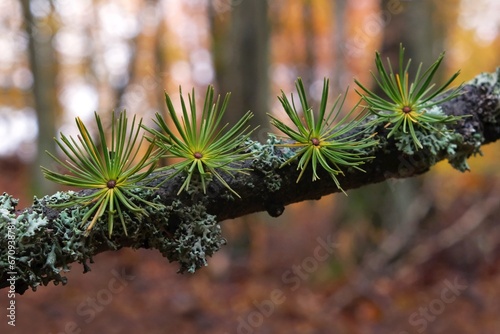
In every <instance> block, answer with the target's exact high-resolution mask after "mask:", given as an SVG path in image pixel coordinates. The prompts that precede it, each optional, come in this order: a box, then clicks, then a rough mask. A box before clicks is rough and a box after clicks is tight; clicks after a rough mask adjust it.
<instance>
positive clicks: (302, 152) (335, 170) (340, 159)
mask: <svg viewBox="0 0 500 334" xmlns="http://www.w3.org/2000/svg"><path fill="white" fill-rule="evenodd" d="M295 86H296V88H297V93H298V95H299V100H300V106H301V109H302V112H303V117H301V115H300V114H299V111H298V110H297V108H296V106H295V104H294V100H293V95H292V97H291V102H290V101H289V100H288V98H287V97H286V95H285V93H283V92H282V95H281V96H280V97H279V100H280V102H281V104H282V106H283V109H284V110H285V112H286V114H287V115H288V117H289V118H290V120H291V121H292V123H293V127H291V126H289V125H287V124H285V123H284V122H282V121H280V120H279V119H277V118H276V117H274V116H272V115H269V116H270V117H271V119H272V120H271V123H272V124H273V125H274V126H276V128H278V129H279V130H280V131H281V132H283V133H284V134H286V135H287V136H288V138H289V139H290V140H291V141H292V142H291V143H287V144H283V146H286V147H291V148H295V149H296V151H295V154H294V155H293V156H292V157H291V158H290V159H288V160H287V161H286V162H284V163H283V165H286V164H289V163H291V162H292V161H294V160H296V159H298V160H299V161H298V166H297V169H300V174H299V176H298V178H297V182H299V180H300V179H301V177H302V175H303V174H304V171H305V170H306V168H307V167H308V166H309V165H310V166H311V168H312V180H313V181H316V180H317V179H319V176H318V173H317V171H318V167H319V166H321V167H323V168H324V169H325V170H326V171H327V172H328V173H329V174H330V176H331V177H332V179H333V181H334V182H335V184H336V185H337V187H338V188H339V189H342V188H341V186H340V182H339V180H338V178H337V176H338V175H339V174H340V175H341V174H344V170H345V169H346V168H355V169H359V170H362V169H361V168H360V167H359V166H360V165H361V164H363V163H364V162H365V161H366V160H369V159H371V157H369V156H367V155H366V150H367V149H369V148H370V147H372V146H374V145H375V144H376V143H377V142H376V141H375V140H373V139H372V138H371V137H370V136H369V135H367V136H363V132H365V130H362V129H359V128H358V126H359V124H360V122H362V121H363V120H364V118H365V117H366V116H364V115H363V114H362V113H359V114H358V115H357V116H356V117H355V118H354V119H352V117H351V116H352V115H353V113H354V111H355V110H357V107H358V106H357V105H356V106H355V107H354V108H352V109H351V111H350V112H349V113H347V114H346V115H345V116H344V117H342V118H340V117H339V115H340V111H341V109H342V107H343V104H344V101H345V95H344V98H343V99H342V100H341V97H340V96H339V97H338V98H337V99H336V100H335V103H334V104H333V106H332V107H331V109H330V110H329V111H327V102H328V87H329V80H328V79H325V80H324V82H323V92H322V96H321V102H320V107H319V112H318V115H317V116H315V114H314V111H313V109H312V107H311V106H310V105H309V103H308V101H307V97H306V93H305V89H304V84H303V82H302V80H301V79H300V78H299V79H298V80H297V82H296V84H295ZM338 118H340V119H338Z"/></svg>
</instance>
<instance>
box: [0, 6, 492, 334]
mask: <svg viewBox="0 0 500 334" xmlns="http://www.w3.org/2000/svg"><path fill="white" fill-rule="evenodd" d="M400 42H402V43H403V44H404V45H405V47H406V50H407V55H408V56H410V57H411V58H412V59H413V64H414V67H413V70H415V69H416V66H417V64H418V63H419V62H421V61H422V62H424V65H426V66H428V65H430V64H431V63H432V62H433V60H434V59H435V58H436V57H437V56H438V55H439V54H440V53H441V52H442V51H443V50H446V58H445V64H444V66H443V69H442V71H441V72H440V75H441V76H442V78H444V77H446V76H447V75H450V74H451V73H453V72H455V71H456V70H458V69H461V73H462V74H461V75H460V76H459V79H458V81H457V82H456V84H457V85H458V84H459V83H460V82H462V81H468V80H470V79H472V78H473V77H474V76H476V75H477V74H479V73H480V72H492V71H494V70H495V68H496V67H497V66H499V65H500V61H499V59H500V1H498V0H405V1H404V0H338V1H326V0H289V1H283V0H273V1H265V0H251V1H250V0H209V1H207V0H183V1H168V0H77V1H76V0H73V1H68V0H32V1H28V0H22V1H19V0H0V50H1V52H0V190H1V191H5V192H8V193H10V194H12V195H14V196H15V197H17V198H20V204H19V207H20V208H24V207H27V206H30V205H31V203H32V198H33V195H36V196H38V197H41V196H43V195H46V194H52V193H53V192H55V191H56V190H57V188H56V187H55V186H54V185H52V184H50V183H48V182H46V181H45V180H44V179H43V177H42V176H41V173H40V169H39V166H40V165H44V166H49V167H52V168H53V167H54V165H53V163H52V162H51V161H50V160H49V159H48V158H47V155H46V154H44V151H45V150H50V151H55V150H56V149H55V145H54V141H53V139H52V138H53V137H54V136H56V135H57V133H59V132H63V133H65V134H67V135H74V134H75V133H76V127H75V124H74V118H75V117H76V116H79V117H81V118H82V119H83V120H84V121H87V122H89V124H92V117H93V112H94V111H98V112H99V113H100V114H101V116H103V117H104V118H105V119H106V118H107V119H110V115H111V112H112V110H115V111H119V110H122V109H127V110H128V112H129V114H137V115H140V116H142V117H144V119H145V122H146V124H151V121H150V119H151V118H152V117H153V115H154V113H155V112H156V111H162V110H164V108H165V107H164V96H163V92H164V91H167V92H168V93H169V94H171V95H172V96H173V97H174V98H177V97H178V94H177V92H178V89H179V85H182V87H183V90H184V91H185V92H187V91H189V90H190V89H191V88H192V87H195V89H196V90H197V92H198V97H203V96H204V91H205V89H206V86H207V85H208V84H214V85H215V86H216V89H217V91H218V92H220V93H221V94H225V92H228V91H231V92H232V98H231V102H230V110H229V112H228V115H227V120H228V122H232V123H233V122H234V121H235V120H236V119H238V117H240V115H241V114H242V113H244V112H245V111H247V110H249V109H250V110H252V111H253V112H254V113H255V115H256V117H254V121H255V124H260V128H259V130H258V131H256V132H255V134H254V137H255V139H258V140H261V141H264V140H265V139H266V137H267V133H268V132H273V131H274V130H273V129H272V128H271V127H270V126H269V123H268V119H267V116H266V112H271V113H274V114H277V115H280V114H282V111H281V109H280V106H279V104H278V100H277V99H276V96H277V95H278V94H279V91H280V89H282V90H283V91H284V92H285V93H287V95H288V94H289V93H290V92H292V91H293V90H294V81H295V79H296V78H297V77H298V76H300V77H302V78H303V79H304V82H305V83H306V86H307V87H309V93H310V94H311V96H312V97H313V98H319V97H320V89H321V83H322V80H323V78H324V77H329V78H330V79H331V83H332V90H331V95H332V97H334V96H336V95H338V94H339V93H344V92H345V89H346V87H347V86H349V85H350V86H353V78H354V77H356V78H358V79H359V80H361V81H362V82H368V83H369V82H371V77H370V74H369V70H370V69H373V66H374V65H373V64H374V62H373V61H374V52H375V51H376V50H379V51H380V52H382V54H383V56H384V58H385V56H388V57H391V58H394V56H395V55H396V54H397V50H398V47H399V43H400ZM356 101H357V97H356V94H355V93H354V92H353V91H350V92H349V98H348V102H349V104H351V105H352V104H353V103H355V102H356ZM498 145H499V144H498V143H496V144H492V145H489V146H486V147H484V148H483V153H484V156H483V157H477V158H472V159H471V160H470V166H471V172H468V173H464V174H462V173H460V172H458V171H456V170H453V169H452V168H451V167H450V166H448V164H447V163H446V162H443V163H440V164H438V165H437V166H435V168H433V169H432V171H431V172H429V173H427V174H426V175H423V176H420V177H417V178H412V179H408V180H390V181H388V182H385V183H382V184H378V185H372V186H368V187H365V188H363V189H359V190H354V191H349V192H348V195H349V196H348V197H345V196H343V195H341V194H336V195H332V196H328V197H325V198H323V199H321V200H320V201H316V202H304V203H298V204H296V205H292V206H289V207H287V208H286V210H285V213H284V214H283V215H282V216H281V217H279V218H277V219H274V218H271V217H269V216H268V215H267V214H265V213H259V214H253V215H249V216H246V217H243V218H240V219H235V220H232V221H226V222H223V223H222V224H221V225H222V229H223V233H224V235H225V236H226V238H227V240H228V245H227V246H225V247H223V249H222V250H221V251H220V252H219V253H217V254H216V255H215V256H214V257H213V258H211V259H210V261H209V266H208V267H206V268H203V269H201V270H199V271H198V272H197V273H196V274H195V275H189V274H186V275H178V274H177V273H176V270H177V265H176V264H169V263H167V261H166V260H165V259H164V258H162V257H161V256H160V254H158V253H157V252H155V251H148V250H131V249H123V250H120V251H119V252H113V253H105V254H101V255H99V256H97V257H96V258H95V261H96V263H95V264H92V265H91V268H92V271H91V272H89V273H87V274H85V275H82V270H83V268H82V267H81V266H80V265H77V264H73V265H72V271H71V272H70V273H68V278H69V283H68V284H67V285H66V286H64V287H61V286H53V285H50V286H48V287H40V288H39V289H38V291H37V292H30V291H29V292H27V293H26V294H25V295H23V296H17V297H16V302H17V303H16V305H17V322H16V327H15V328H13V327H10V326H7V320H6V317H5V316H4V315H2V319H3V320H2V321H1V322H0V332H2V333H28V332H30V333H46V334H48V333H91V332H99V333H150V334H153V333H217V334H225V333H396V334H409V333H500V318H499V317H498V314H500V273H499V270H498V268H499V266H500V226H499V225H497V223H498V220H499V217H500V205H499V204H500V183H499V182H500V168H499V166H500V154H499V146H498ZM325 242H332V243H333V244H334V245H335V246H334V248H333V251H331V252H330V253H326V254H328V256H327V257H326V258H325V257H324V256H321V257H320V256H319V255H318V254H319V253H318V252H317V251H316V250H317V249H318V247H320V246H321V245H322V244H324V243H325ZM321 254H322V255H324V254H325V253H321ZM117 272H126V273H127V275H130V277H128V279H127V280H122V281H120V282H122V283H123V285H122V286H121V289H119V291H117V290H112V291H111V292H110V285H109V284H110V282H114V281H112V280H113V278H114V277H115V276H116V273H117ZM6 294H7V292H6V291H0V301H1V305H7V304H6V303H7V296H6ZM2 309H3V311H2V312H6V311H5V308H3V307H2Z"/></svg>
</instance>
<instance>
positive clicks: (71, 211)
mask: <svg viewBox="0 0 500 334" xmlns="http://www.w3.org/2000/svg"><path fill="white" fill-rule="evenodd" d="M499 77H500V70H498V71H497V72H496V73H492V74H482V75H479V76H478V77H476V79H474V80H472V81H471V82H470V83H469V84H467V85H465V86H464V89H463V94H462V95H460V96H458V97H457V98H455V99H453V100H450V101H448V102H446V103H444V104H443V105H442V106H441V107H442V108H443V111H444V112H445V113H447V114H453V115H469V116H468V117H465V118H463V119H461V120H460V121H459V122H457V123H456V124H454V125H453V126H450V129H451V130H452V131H453V132H454V133H455V134H457V135H459V136H456V138H457V139H456V141H455V142H454V144H456V145H457V147H456V150H455V154H454V155H453V156H451V155H450V150H448V149H442V150H440V151H439V152H435V153H432V152H431V151H430V150H427V149H423V150H420V151H418V152H416V153H415V154H413V155H406V154H403V153H401V152H400V151H399V150H398V149H397V146H396V145H395V143H394V141H393V140H385V139H384V135H385V134H387V130H386V129H384V127H383V126H380V127H379V128H378V129H376V131H378V135H379V137H380V138H381V139H382V140H381V142H380V143H381V144H380V147H379V148H378V149H377V150H376V151H375V152H374V159H373V160H370V161H369V162H367V163H366V164H365V165H363V166H362V167H363V169H364V171H365V172H361V171H358V170H345V171H344V172H345V175H344V176H341V177H339V181H340V183H341V185H342V187H343V189H344V190H346V191H347V190H348V189H353V188H358V187H362V186H364V185H368V184H372V183H377V182H381V181H384V180H386V179H389V178H407V177H412V176H416V175H419V174H422V173H425V172H427V171H428V170H429V169H430V168H431V167H432V165H433V164H435V163H436V162H438V161H440V160H443V159H451V160H453V161H454V164H455V165H457V166H458V165H460V164H458V163H457V161H459V160H460V159H462V158H463V159H465V158H467V157H469V156H470V155H472V154H475V153H478V152H479V149H480V146H482V145H485V144H488V143H491V142H494V141H496V140H497V139H498V138H500V102H499V101H500V100H499V99H500V81H499ZM275 144H276V139H275V138H274V136H269V139H268V141H267V143H260V142H256V141H255V142H252V146H251V151H252V152H253V154H254V156H253V158H252V159H248V160H246V161H245V164H246V167H248V168H250V169H252V170H251V171H249V172H248V174H238V175H236V176H235V177H234V178H228V179H227V182H228V183H229V185H230V186H231V188H232V189H234V190H235V191H236V192H237V193H238V194H240V195H241V198H237V197H235V196H234V195H232V194H231V193H230V192H229V191H227V189H225V188H224V187H222V186H221V185H220V184H219V183H218V182H211V183H210V184H209V186H208V189H207V194H202V193H201V192H200V191H196V190H194V191H190V192H189V193H188V192H182V193H181V194H180V195H177V191H178V189H179V188H180V185H181V182H182V179H181V177H177V178H173V179H171V180H169V181H168V182H165V183H164V184H163V185H162V186H161V187H159V188H158V189H157V190H150V191H148V192H142V193H140V194H139V195H140V196H142V197H143V198H146V199H147V200H149V201H153V202H156V203H161V204H163V205H164V209H161V210H153V209H152V208H145V209H146V210H147V211H148V213H149V216H148V217H145V216H138V217H135V216H130V217H129V216H128V215H126V220H127V221H126V224H127V230H128V236H127V235H125V234H124V233H123V230H122V228H121V226H119V225H120V224H119V223H115V228H114V231H113V235H112V237H111V238H108V235H107V224H106V223H104V222H98V223H97V224H96V226H95V227H94V229H93V231H92V234H91V235H90V236H89V237H85V236H84V235H83V232H82V230H83V229H82V227H81V226H80V222H81V217H82V216H83V215H84V214H85V212H86V209H85V208H81V207H70V208H67V209H64V210H60V209H55V208H54V207H53V206H51V204H54V203H61V202H64V201H67V199H68V198H69V196H70V193H68V192H58V193H56V194H55V195H52V196H45V197H44V198H42V199H40V200H35V203H34V204H33V206H32V207H30V208H27V209H25V210H23V211H15V204H16V200H15V199H13V198H11V197H10V196H8V195H7V194H4V195H3V196H2V197H0V232H1V233H0V236H1V237H0V247H1V249H3V250H4V251H3V252H2V255H1V257H0V276H1V281H0V287H1V288H5V287H9V288H10V289H11V290H12V289H13V288H14V286H15V291H16V292H17V293H21V294H22V293H24V292H25V291H26V290H27V289H28V288H30V287H31V288H32V289H36V287H37V286H39V285H47V284H48V283H49V282H50V281H53V282H54V283H55V284H58V283H63V284H64V283H66V278H65V277H63V275H62V274H63V273H64V271H68V270H69V264H70V263H73V262H78V263H81V264H83V267H84V272H86V271H88V270H90V268H89V266H88V262H92V257H93V256H94V255H96V254H98V253H101V252H104V251H110V250H117V249H120V248H122V247H132V248H154V249H158V250H159V251H160V252H161V253H162V254H163V255H164V256H165V257H167V258H168V259H169V260H170V261H177V262H179V263H180V271H181V272H184V271H188V272H194V271H195V270H196V269H198V268H199V267H202V266H204V265H206V257H207V256H211V255H212V254H213V253H214V252H215V251H217V250H218V249H219V248H220V247H221V246H222V245H223V244H224V243H225V240H224V238H223V237H222V235H221V230H220V225H219V224H218V223H219V222H220V221H223V220H225V219H230V218H235V217H240V216H243V215H247V214H250V213H253V212H258V211H267V212H268V213H269V214H270V215H271V216H273V217H277V216H279V215H281V214H282V213H283V211H284V208H285V206H286V205H288V204H291V203H295V202H300V201H305V200H317V199H320V198H321V197H322V196H325V195H328V194H332V193H337V192H340V190H339V189H338V188H337V187H336V185H335V183H334V182H333V181H332V180H331V178H330V177H329V176H328V175H327V174H325V173H321V172H320V174H319V175H320V177H321V180H320V181H316V182H311V181H310V180H311V174H310V170H307V171H306V172H305V174H304V176H303V177H302V179H301V181H300V182H298V183H297V182H296V179H297V176H298V173H299V172H298V171H297V170H296V167H297V166H296V164H291V165H286V166H284V167H283V168H280V165H281V163H282V162H283V161H284V160H285V157H286V156H287V155H289V154H290V151H289V150H288V149H286V148H282V147H279V146H276V145H275ZM461 166H464V165H463V164H462V165H461ZM164 173H165V172H158V173H157V174H158V175H157V176H158V178H157V179H156V181H154V182H151V185H152V186H155V185H156V184H158V183H159V182H160V180H161V178H162V177H165V175H164ZM138 191H139V190H138ZM11 283H12V284H14V285H11Z"/></svg>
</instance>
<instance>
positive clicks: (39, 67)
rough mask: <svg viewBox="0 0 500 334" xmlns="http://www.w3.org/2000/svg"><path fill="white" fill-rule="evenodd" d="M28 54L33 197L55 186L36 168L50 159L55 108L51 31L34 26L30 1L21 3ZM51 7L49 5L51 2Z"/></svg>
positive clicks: (52, 189)
mask: <svg viewBox="0 0 500 334" xmlns="http://www.w3.org/2000/svg"><path fill="white" fill-rule="evenodd" d="M21 3H22V7H23V12H24V20H25V25H26V33H27V35H28V43H29V45H28V53H29V58H30V66H31V72H32V73H33V98H34V102H33V107H34V109H35V111H36V115H37V118H38V141H37V143H38V144H37V155H36V159H35V161H34V163H33V165H32V166H33V167H32V169H33V170H32V173H31V180H30V183H29V184H31V192H32V193H33V194H35V195H43V194H51V193H53V192H54V191H55V189H56V186H55V185H54V183H52V182H48V181H47V180H46V179H45V178H44V177H43V174H42V172H41V170H40V166H41V165H43V166H50V165H51V164H52V159H50V157H49V156H48V155H47V154H46V153H45V151H46V150H47V151H52V152H53V151H54V149H55V145H54V140H53V137H54V135H55V132H56V129H55V114H56V108H57V92H56V75H57V63H56V61H55V52H54V49H53V47H52V37H53V33H52V29H50V26H49V25H48V24H44V25H42V24H38V22H36V20H35V18H34V17H33V15H32V13H31V10H30V1H29V0H22V2H21ZM51 5H52V3H51Z"/></svg>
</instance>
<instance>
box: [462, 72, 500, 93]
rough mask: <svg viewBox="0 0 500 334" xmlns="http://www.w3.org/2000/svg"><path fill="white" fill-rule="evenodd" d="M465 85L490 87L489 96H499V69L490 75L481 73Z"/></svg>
mask: <svg viewBox="0 0 500 334" xmlns="http://www.w3.org/2000/svg"><path fill="white" fill-rule="evenodd" d="M467 84H470V85H474V86H481V85H484V84H486V85H488V86H491V87H492V88H491V94H494V95H497V96H499V95H500V67H498V68H497V69H496V71H495V72H492V73H481V74H479V75H478V76H476V77H475V78H474V79H472V80H470V81H469V82H468V83H467Z"/></svg>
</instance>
